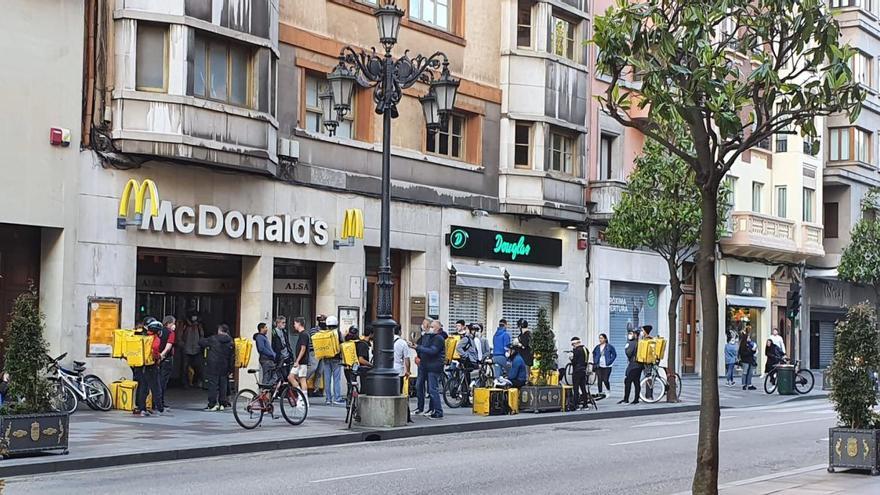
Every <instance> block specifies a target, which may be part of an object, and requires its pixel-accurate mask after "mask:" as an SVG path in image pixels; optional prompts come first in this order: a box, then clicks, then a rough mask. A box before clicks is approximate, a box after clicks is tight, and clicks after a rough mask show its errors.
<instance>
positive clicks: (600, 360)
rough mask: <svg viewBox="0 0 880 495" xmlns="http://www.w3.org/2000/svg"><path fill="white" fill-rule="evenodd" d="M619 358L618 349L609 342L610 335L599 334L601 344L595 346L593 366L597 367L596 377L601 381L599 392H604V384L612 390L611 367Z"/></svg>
mask: <svg viewBox="0 0 880 495" xmlns="http://www.w3.org/2000/svg"><path fill="white" fill-rule="evenodd" d="M615 359H617V349H615V348H614V346H613V345H611V344H609V343H608V335H605V334H604V333H600V334H599V344H598V345H597V346H596V347H594V348H593V366H595V367H596V378H597V381H598V382H599V393H600V394H601V393H602V385H604V386H605V388H606V389H607V390H608V391H609V392H610V391H611V382H610V381H609V380H610V378H611V367H612V365H613V364H614V360H615Z"/></svg>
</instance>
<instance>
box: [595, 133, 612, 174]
mask: <svg viewBox="0 0 880 495" xmlns="http://www.w3.org/2000/svg"><path fill="white" fill-rule="evenodd" d="M614 139H615V138H614V136H610V135H608V134H602V136H601V137H600V138H599V178H600V179H601V180H610V179H612V178H614V156H613V154H612V153H613V150H614Z"/></svg>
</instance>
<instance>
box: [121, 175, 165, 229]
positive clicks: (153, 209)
mask: <svg viewBox="0 0 880 495" xmlns="http://www.w3.org/2000/svg"><path fill="white" fill-rule="evenodd" d="M132 191H134V221H133V222H129V221H128V210H129V208H128V203H129V201H130V200H131V193H132ZM147 194H149V195H150V216H151V217H155V216H157V215H158V214H159V189H158V188H157V187H156V183H155V182H153V181H152V180H150V179H144V181H143V182H141V183H138V181H136V180H134V179H128V182H126V183H125V188H124V189H123V190H122V197H120V198H119V216H118V217H117V218H116V228H118V229H125V227H127V226H128V225H140V223H141V221H142V220H143V218H144V209H145V207H146V202H147Z"/></svg>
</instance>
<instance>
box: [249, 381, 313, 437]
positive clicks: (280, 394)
mask: <svg viewBox="0 0 880 495" xmlns="http://www.w3.org/2000/svg"><path fill="white" fill-rule="evenodd" d="M280 369H281V368H273V369H272V371H271V374H272V376H273V377H274V381H273V382H272V383H257V387H258V388H259V390H260V392H259V393H257V392H254V391H253V390H251V389H247V388H245V389H241V390H239V391H238V393H237V394H235V399H234V400H233V404H232V415H233V416H235V421H236V422H237V423H238V424H239V425H241V427H242V428H244V429H246V430H252V429H254V428H256V427H257V426H260V423H262V422H263V415H264V414H266V413H269V415H270V416H271V417H272V419H278V418H277V417H276V416H275V414H274V413H275V405H274V402H275V400H276V399H278V405H279V406H280V409H281V415H282V416H284V419H285V420H286V421H287V422H288V423H290V424H292V425H294V426H296V425H300V424H302V422H303V421H305V420H306V417H307V416H308V415H309V402H308V400H307V399H306V395H305V394H304V393H303V391H302V390H300V389H298V388H294V387H291V386H290V383H288V381H287V377H286V376H282V375H284V374H283V373H278V372H277V370H280ZM259 371H260V370H248V373H251V374H253V373H259Z"/></svg>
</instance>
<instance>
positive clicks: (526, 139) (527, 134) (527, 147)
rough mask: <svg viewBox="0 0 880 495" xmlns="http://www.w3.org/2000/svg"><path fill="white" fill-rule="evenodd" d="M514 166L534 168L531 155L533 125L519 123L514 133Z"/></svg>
mask: <svg viewBox="0 0 880 495" xmlns="http://www.w3.org/2000/svg"><path fill="white" fill-rule="evenodd" d="M514 134H515V135H514V145H513V147H514V151H513V166H514V167H516V168H532V167H531V163H530V160H529V157H530V155H531V140H532V125H531V124H528V123H524V122H517V123H516V129H515V131H514Z"/></svg>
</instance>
